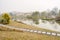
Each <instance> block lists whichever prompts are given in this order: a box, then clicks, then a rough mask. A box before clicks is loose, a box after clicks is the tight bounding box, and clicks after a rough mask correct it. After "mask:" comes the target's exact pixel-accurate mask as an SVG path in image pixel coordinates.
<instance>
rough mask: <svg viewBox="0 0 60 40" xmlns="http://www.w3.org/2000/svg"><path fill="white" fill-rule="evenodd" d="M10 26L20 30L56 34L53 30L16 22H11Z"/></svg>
mask: <svg viewBox="0 0 60 40" xmlns="http://www.w3.org/2000/svg"><path fill="white" fill-rule="evenodd" d="M8 25H10V26H15V27H18V28H28V29H33V30H41V31H47V32H55V31H52V30H47V29H43V28H38V27H34V26H31V25H26V24H22V23H18V22H15V21H11V22H10V24H8ZM58 33H59V32H58Z"/></svg>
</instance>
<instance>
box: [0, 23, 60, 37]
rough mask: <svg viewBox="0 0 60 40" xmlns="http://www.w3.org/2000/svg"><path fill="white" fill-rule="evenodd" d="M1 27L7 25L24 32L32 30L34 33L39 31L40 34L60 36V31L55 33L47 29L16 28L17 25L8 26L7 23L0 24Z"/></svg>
mask: <svg viewBox="0 0 60 40" xmlns="http://www.w3.org/2000/svg"><path fill="white" fill-rule="evenodd" d="M0 26H1V27H6V28H9V29H13V30H18V31H24V32H32V33H38V34H46V35H52V36H59V37H60V34H59V33H53V32H46V31H44V32H43V31H38V30H32V29H26V28H16V27H12V26H7V25H3V24H0Z"/></svg>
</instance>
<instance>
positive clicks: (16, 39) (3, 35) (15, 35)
mask: <svg viewBox="0 0 60 40" xmlns="http://www.w3.org/2000/svg"><path fill="white" fill-rule="evenodd" d="M0 40H60V37H57V36H49V35H42V34H36V33H29V32H14V31H0Z"/></svg>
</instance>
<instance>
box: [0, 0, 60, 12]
mask: <svg viewBox="0 0 60 40" xmlns="http://www.w3.org/2000/svg"><path fill="white" fill-rule="evenodd" d="M54 7H58V8H59V9H60V0H0V12H11V11H20V12H30V11H43V10H47V9H52V8H54Z"/></svg>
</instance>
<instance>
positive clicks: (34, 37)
mask: <svg viewBox="0 0 60 40" xmlns="http://www.w3.org/2000/svg"><path fill="white" fill-rule="evenodd" d="M12 22H13V21H12ZM9 25H11V26H12V25H13V26H16V27H17V26H18V27H22V28H30V29H34V30H35V29H36V30H42V31H49V30H46V29H41V28H36V27H32V26H29V25H25V24H21V23H17V22H13V23H10V24H9ZM3 29H6V28H1V30H3ZM0 40H60V37H58V36H51V35H45V34H37V33H30V32H22V31H21V32H17V31H0Z"/></svg>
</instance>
